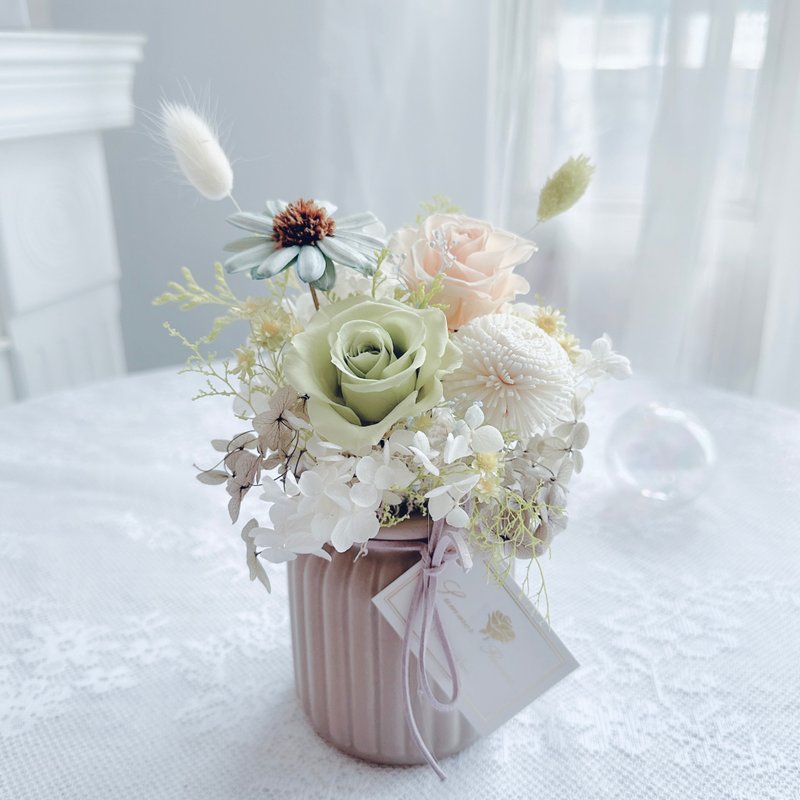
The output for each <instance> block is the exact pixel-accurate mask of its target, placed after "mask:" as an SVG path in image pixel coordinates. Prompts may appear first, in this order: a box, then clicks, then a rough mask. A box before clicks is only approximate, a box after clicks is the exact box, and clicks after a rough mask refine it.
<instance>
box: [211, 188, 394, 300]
mask: <svg viewBox="0 0 800 800" xmlns="http://www.w3.org/2000/svg"><path fill="white" fill-rule="evenodd" d="M335 213H336V206H335V205H333V204H332V203H328V202H326V201H324V200H304V199H303V198H300V199H299V200H295V201H294V202H293V203H286V202H284V201H283V200H269V201H267V208H266V211H264V213H262V214H252V213H249V212H239V213H237V214H233V215H231V216H230V217H228V222H230V223H231V225H235V226H236V227H237V228H241V229H242V230H244V231H247V233H248V236H246V237H245V238H243V239H237V240H236V241H235V242H231V243H230V244H229V245H227V246H226V247H225V249H226V250H228V251H229V252H233V253H235V255H233V256H231V257H230V258H229V259H228V260H227V261H226V262H225V269H226V271H227V272H229V273H234V272H245V271H249V272H250V277H251V278H253V279H254V280H263V279H264V278H273V277H275V276H276V275H278V274H279V273H281V272H283V271H284V270H285V269H288V268H289V267H291V266H294V268H295V271H296V273H297V277H298V278H299V279H300V280H301V281H303V283H307V284H309V285H310V286H311V287H312V288H314V289H319V290H320V291H323V292H327V291H329V290H330V289H332V288H333V286H334V283H335V282H336V268H335V266H334V264H339V265H341V266H343V267H351V268H352V269H356V270H358V271H359V272H362V273H364V274H365V275H372V274H373V273H374V272H375V268H376V266H377V263H378V256H379V253H380V252H381V250H382V249H383V247H384V242H383V240H382V239H379V238H378V237H377V236H372V235H370V234H368V233H365V232H364V230H363V229H364V228H366V227H368V226H370V225H374V224H375V223H376V222H378V219H377V217H376V216H375V215H374V214H371V213H369V212H364V213H362V214H353V215H352V216H349V217H344V218H342V219H340V220H335V219H334V217H333V215H334V214H335Z"/></svg>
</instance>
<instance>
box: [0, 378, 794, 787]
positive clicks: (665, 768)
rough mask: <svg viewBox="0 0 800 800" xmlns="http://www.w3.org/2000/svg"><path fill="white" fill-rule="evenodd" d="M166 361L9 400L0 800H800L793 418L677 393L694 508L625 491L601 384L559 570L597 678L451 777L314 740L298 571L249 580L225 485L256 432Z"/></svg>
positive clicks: (569, 633) (588, 678)
mask: <svg viewBox="0 0 800 800" xmlns="http://www.w3.org/2000/svg"><path fill="white" fill-rule="evenodd" d="M192 384H193V379H192V378H187V377H185V376H184V377H178V376H173V375H170V374H167V373H153V374H148V375H140V376H136V377H132V378H127V379H124V380H120V381H117V382H113V383H108V384H103V385H96V386H91V387H87V388H84V389H81V390H79V391H73V392H69V393H65V394H60V395H55V396H53V397H47V398H42V399H39V400H36V401H34V402H29V403H26V404H23V405H19V406H16V407H8V408H4V409H2V410H0V797H2V798H10V799H13V800H23V798H104V799H105V798H115V800H116V799H118V798H137V799H138V798H148V800H156V799H157V798H193V799H194V798H237V799H238V798H353V797H355V798H370V799H371V800H372V799H375V800H377V799H378V798H387V800H388V799H391V800H401V799H402V798H409V799H412V798H413V800H417V798H419V797H421V796H426V797H432V798H437V797H453V798H498V799H499V798H520V799H523V798H524V799H525V800H527V799H528V798H533V797H536V798H550V797H555V798H561V799H562V800H563V799H566V798H580V799H581V800H590V799H591V798H637V799H638V798H648V799H649V800H652V799H654V798H670V799H672V798H691V800H699V799H700V798H743V799H744V798H747V799H748V800H752V799H753V798H758V800H766V798H798V797H800V766H798V764H799V762H800V491H799V490H798V485H799V483H800V417H799V416H798V415H796V414H794V413H792V412H789V411H786V410H782V409H779V408H777V407H772V406H768V405H765V404H760V403H756V402H753V401H751V400H747V399H743V398H737V397H733V396H729V395H725V394H721V393H716V392H711V391H707V390H688V391H685V392H683V393H682V394H679V395H678V399H679V400H680V401H681V402H682V403H683V405H684V406H685V407H689V408H691V409H693V410H694V411H695V412H696V413H698V414H699V415H700V416H701V418H703V419H704V420H705V422H706V424H707V425H708V426H709V428H710V429H711V431H712V432H713V434H714V435H715V437H716V440H717V443H718V447H719V450H720V465H719V468H718V470H717V474H716V477H715V480H714V482H713V484H712V486H711V488H710V489H709V490H708V491H707V492H706V493H705V494H704V495H703V496H702V497H700V498H699V499H698V500H697V501H696V502H694V503H693V504H690V505H686V506H682V507H678V508H669V509H665V508H657V507H653V506H649V505H646V504H645V501H640V502H635V503H634V502H631V501H628V500H622V499H621V497H620V495H619V494H617V493H616V490H615V489H614V488H613V486H612V485H611V483H610V482H609V481H608V479H607V477H606V474H605V467H604V459H603V449H604V440H605V438H606V435H607V431H608V428H609V424H610V422H611V421H613V419H614V418H615V416H616V415H617V413H618V412H620V411H621V410H623V409H624V408H625V407H627V406H629V405H631V404H633V403H634V402H636V401H638V400H644V399H649V398H651V397H653V396H660V397H662V398H663V394H664V393H663V391H658V390H657V389H656V387H654V386H653V385H650V384H647V383H645V382H641V381H635V380H634V381H631V382H629V383H627V384H623V385H616V386H610V387H602V390H601V391H600V392H599V396H598V397H597V398H596V399H595V403H594V408H593V409H592V411H593V423H594V429H593V442H592V443H591V444H590V448H589V450H588V452H587V462H588V466H587V469H586V471H585V473H584V474H583V475H582V476H580V477H579V478H578V479H576V480H575V481H574V482H573V484H572V506H571V507H572V521H571V523H570V527H569V528H568V530H567V531H566V532H565V533H564V534H562V535H561V537H560V538H559V539H557V540H556V542H555V545H554V547H553V557H552V559H551V560H550V561H549V562H548V563H547V564H546V565H545V567H546V572H547V576H548V589H549V594H550V600H551V608H552V622H553V625H554V628H555V630H556V631H557V633H558V634H559V635H560V636H561V637H562V638H563V639H564V641H565V642H566V643H567V645H568V646H569V647H570V648H571V649H572V651H573V652H574V653H575V655H576V657H577V658H578V660H579V661H580V663H581V664H582V667H581V668H580V669H579V670H578V671H577V672H575V673H573V674H572V675H571V676H570V677H568V678H567V679H566V680H565V681H563V682H562V683H561V684H559V685H558V686H556V687H555V688H554V689H553V690H551V691H550V692H549V693H548V694H546V695H545V696H543V697H542V698H540V699H539V700H538V701H536V702H535V703H534V704H533V705H532V706H530V707H529V708H528V709H526V710H525V711H524V712H522V713H521V714H520V715H519V716H518V717H516V718H515V719H514V720H513V721H512V722H510V723H508V724H507V725H506V726H505V727H503V728H501V729H500V730H499V731H497V732H496V733H495V734H494V735H492V736H490V737H489V738H487V739H485V740H483V741H481V742H479V743H478V744H476V745H474V746H473V747H472V748H470V749H469V750H467V751H466V752H464V753H462V754H461V755H459V756H457V757H455V758H452V759H448V760H447V761H445V763H444V766H445V769H446V770H447V772H448V774H449V779H448V781H447V783H445V784H440V783H439V781H438V780H437V779H436V778H435V776H434V775H433V773H432V772H431V771H430V770H429V769H427V768H422V767H420V768H413V767H412V768H388V767H377V766H372V765H369V764H365V763H361V762H358V761H356V760H353V759H351V758H348V757H346V756H343V755H341V754H340V753H338V752H337V751H336V750H334V749H332V748H331V747H329V746H328V745H326V744H325V743H324V742H323V741H321V740H320V739H318V738H317V736H316V735H315V734H314V733H313V731H312V730H311V728H310V727H309V725H308V723H307V722H306V720H305V719H304V717H303V714H302V712H301V711H300V709H299V708H298V707H297V704H296V702H295V697H294V687H293V678H292V662H291V652H290V644H289V627H288V611H287V606H286V598H285V594H286V585H285V575H284V573H283V571H282V570H280V569H276V568H273V569H272V572H271V574H272V581H273V587H274V588H273V594H272V596H268V595H267V594H266V593H265V592H264V591H263V589H262V588H261V586H260V585H258V584H251V583H249V582H248V580H247V575H246V569H245V565H244V553H243V544H242V542H241V540H240V539H239V533H238V528H232V527H231V526H230V524H229V522H228V521H227V512H226V509H225V498H224V492H222V491H220V490H219V489H217V490H215V489H212V488H209V487H204V486H202V485H200V484H199V483H198V482H197V481H195V479H194V476H193V470H192V462H197V463H200V464H208V461H209V458H210V457H211V453H210V449H209V447H208V444H207V442H208V440H209V439H210V438H211V437H212V436H222V435H224V434H226V433H232V432H234V431H235V430H236V426H235V425H232V424H231V422H233V420H232V418H231V417H229V416H228V412H227V408H226V405H225V404H224V403H222V404H219V403H217V402H216V401H199V402H197V403H194V404H193V403H190V402H189V396H190V395H191V393H192V389H193V385H192Z"/></svg>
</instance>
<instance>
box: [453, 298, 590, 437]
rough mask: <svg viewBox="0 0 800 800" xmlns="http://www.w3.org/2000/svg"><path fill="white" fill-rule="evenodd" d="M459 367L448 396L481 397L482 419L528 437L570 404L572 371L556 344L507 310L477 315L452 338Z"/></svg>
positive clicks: (479, 398)
mask: <svg viewBox="0 0 800 800" xmlns="http://www.w3.org/2000/svg"><path fill="white" fill-rule="evenodd" d="M453 338H454V340H455V342H456V344H457V345H458V347H459V349H460V350H461V352H462V355H463V362H462V364H461V367H460V368H459V369H458V370H456V371H455V372H454V373H453V374H452V375H450V376H449V377H448V378H447V379H446V381H445V393H446V395H447V396H448V397H451V398H459V397H468V398H470V399H472V400H473V401H480V402H481V405H482V409H483V414H484V417H485V419H486V422H487V423H488V424H490V425H493V426H495V427H496V428H499V429H500V430H502V431H515V432H516V433H517V434H518V435H520V436H522V437H528V436H531V435H532V434H534V433H536V432H537V431H540V430H542V429H543V428H545V427H546V426H547V425H548V424H549V423H551V422H553V421H554V420H555V419H556V418H557V417H558V416H559V415H560V414H561V413H562V412H563V411H564V410H565V409H566V408H567V406H568V404H569V400H570V397H571V396H572V393H573V391H574V382H575V378H574V370H573V368H572V364H571V363H570V361H569V359H568V358H567V355H566V353H565V352H564V350H563V349H562V348H561V347H560V346H559V345H558V343H557V342H556V341H555V340H554V339H553V338H552V337H550V336H548V335H547V334H546V333H545V332H544V331H542V330H541V329H540V328H538V327H537V326H536V325H534V324H533V323H532V322H528V321H527V320H524V319H521V318H520V317H515V316H512V315H511V314H491V315H488V316H485V317H479V318H478V319H475V320H473V321H472V322H470V323H469V324H468V325H466V326H464V327H463V328H461V330H459V331H458V333H457V334H455V336H454V337H453Z"/></svg>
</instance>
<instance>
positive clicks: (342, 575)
mask: <svg viewBox="0 0 800 800" xmlns="http://www.w3.org/2000/svg"><path fill="white" fill-rule="evenodd" d="M426 537H427V520H425V519H414V520H408V521H407V522H404V523H401V524H400V525H398V526H395V527H394V528H389V529H383V530H381V533H380V534H379V536H378V538H384V539H403V540H421V541H424V539H425V538H426ZM356 553H357V548H354V549H351V550H349V551H347V552H345V553H337V552H335V551H331V561H330V562H328V561H324V560H323V559H321V558H318V557H317V556H300V557H298V558H297V559H296V560H295V561H292V562H290V563H289V565H288V569H289V608H290V611H291V620H292V646H293V651H294V675H295V684H296V686H297V695H298V697H299V698H300V703H301V705H302V707H303V709H304V710H305V712H306V714H307V716H308V719H309V721H310V722H311V725H312V726H313V727H314V730H315V731H316V732H317V733H318V734H319V735H320V736H321V737H322V738H323V739H325V740H327V741H328V742H330V743H331V744H333V745H334V746H336V747H338V748H339V749H340V750H342V751H344V752H345V753H348V754H349V755H352V756H357V757H358V758H363V759H366V760H367V761H374V762H377V763H380V764H421V763H424V758H423V757H422V755H421V754H420V752H419V750H418V749H417V747H416V745H415V744H414V741H413V740H412V738H411V736H410V735H409V733H408V730H407V729H406V722H405V718H404V714H403V675H402V669H401V659H402V640H401V638H400V637H399V636H398V634H397V633H396V632H395V631H394V629H393V628H392V627H391V626H390V625H389V623H388V622H386V621H385V620H384V619H383V617H381V615H380V613H379V612H378V610H377V608H376V607H375V605H374V604H373V603H372V598H373V597H374V596H375V595H376V594H377V593H378V592H380V591H381V590H382V589H383V588H385V587H386V586H388V585H389V584H390V583H391V582H392V581H393V580H395V578H398V577H399V576H400V575H402V574H403V573H404V572H405V571H406V570H407V569H409V568H410V567H411V566H413V565H414V563H415V562H416V561H418V560H419V556H418V555H417V554H416V553H414V552H397V551H392V552H385V551H383V552H379V551H378V550H377V549H376V550H373V551H370V553H369V554H368V555H367V556H364V557H362V558H359V559H358V561H355V560H354V558H355V555H356ZM411 698H412V707H413V709H414V715H415V719H416V721H417V724H418V726H419V729H420V732H421V733H422V737H423V739H424V740H425V742H426V743H427V744H428V746H429V747H430V748H431V750H432V751H433V753H434V754H435V755H436V757H437V758H443V757H445V756H448V755H452V754H454V753H457V752H459V751H460V750H463V749H464V748H465V747H467V746H468V745H469V744H471V743H472V742H474V741H475V740H476V739H477V738H478V734H477V732H476V731H475V729H474V728H473V727H472V726H471V725H470V724H469V723H468V722H467V721H466V719H464V717H463V716H461V714H459V713H458V712H457V711H452V712H438V711H435V710H434V709H432V708H431V707H430V705H428V704H427V703H426V702H425V700H424V698H421V697H420V696H419V694H418V692H417V680H416V660H415V658H414V657H413V656H412V670H411Z"/></svg>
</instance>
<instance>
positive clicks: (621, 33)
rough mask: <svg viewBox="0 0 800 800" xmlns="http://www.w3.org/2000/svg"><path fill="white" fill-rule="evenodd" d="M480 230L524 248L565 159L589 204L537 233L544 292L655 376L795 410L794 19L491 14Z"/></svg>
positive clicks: (719, 13)
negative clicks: (589, 181)
mask: <svg viewBox="0 0 800 800" xmlns="http://www.w3.org/2000/svg"><path fill="white" fill-rule="evenodd" d="M491 22H492V24H491V34H490V38H491V43H492V49H491V51H490V64H491V65H492V71H491V81H490V87H489V103H490V113H489V119H490V126H489V136H488V142H487V191H486V197H487V208H486V213H487V214H488V215H489V216H490V217H492V218H494V219H498V220H500V221H502V222H503V223H504V224H506V225H508V226H509V227H510V228H512V229H514V230H517V231H524V230H525V229H526V228H528V227H530V224H531V222H532V221H533V220H534V218H535V203H536V193H535V187H536V186H538V185H539V184H540V183H541V182H542V180H543V179H544V178H545V176H546V174H547V173H548V171H550V170H552V169H553V168H554V167H555V166H556V165H557V164H558V163H560V161H561V160H563V159H564V158H565V157H566V156H568V155H570V154H572V153H576V152H585V153H588V154H590V155H592V156H593V158H594V160H595V162H596V163H597V165H598V169H597V174H596V179H595V182H594V185H593V187H592V189H591V190H590V193H589V195H587V198H586V199H585V200H584V202H583V203H582V204H581V205H579V206H578V207H577V208H576V209H574V210H573V211H572V212H570V214H568V215H567V216H565V217H564V218H563V219H560V220H557V221H555V222H553V223H550V224H548V225H547V226H543V227H542V228H541V229H537V230H536V231H535V233H534V236H535V238H537V240H538V241H539V243H540V246H541V250H540V253H539V255H538V256H537V257H536V258H535V259H534V260H533V261H532V262H531V264H530V265H529V267H528V270H529V278H530V280H531V283H532V285H533V286H534V287H535V289H536V290H538V291H540V292H541V293H542V294H543V295H544V296H545V297H546V298H547V299H548V300H551V299H552V300H553V301H555V302H556V303H558V304H560V305H562V306H563V307H564V308H565V310H566V311H567V313H568V315H570V316H571V317H572V320H573V322H574V323H576V324H577V328H578V330H579V332H582V333H584V334H586V335H589V334H591V333H592V332H593V331H597V330H598V329H600V330H606V331H608V332H609V333H611V334H612V335H613V336H614V338H615V339H616V341H617V343H618V344H619V346H620V347H621V348H622V349H624V351H625V352H627V353H629V354H630V355H631V356H632V358H633V359H634V362H635V364H636V365H638V367H639V368H640V369H642V370H643V371H649V372H652V373H656V374H659V375H662V376H666V377H676V378H679V379H687V380H697V381H705V382H711V383H714V384H716V385H719V386H723V387H727V388H731V389H735V390H739V391H745V392H753V393H756V394H759V395H762V396H765V397H768V398H770V399H774V400H777V401H781V402H785V403H790V404H794V405H800V376H798V370H797V369H796V364H797V363H798V357H797V352H798V351H799V350H800V319H799V317H800V313H799V312H800V309H798V304H800V258H799V257H798V254H799V253H800V220H799V219H798V214H797V211H798V208H800V202H798V194H797V193H798V187H800V159H798V156H797V154H796V149H797V146H798V144H800V113H799V112H800V94H799V93H798V85H799V83H800V81H799V79H800V48H798V47H797V45H796V42H797V40H798V38H800V4H799V3H795V2H790V0H773V1H772V2H768V0H716V1H715V0H671V1H669V0H637V1H636V2H632V1H631V0H544V1H542V2H536V3H531V2H527V1H526V0H498V2H496V3H494V4H493V13H492V21H491Z"/></svg>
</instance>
